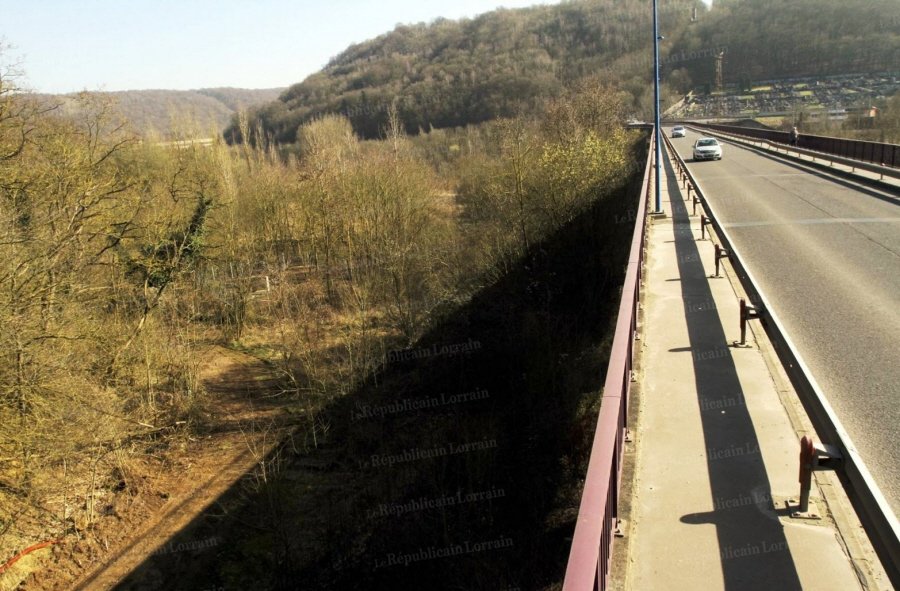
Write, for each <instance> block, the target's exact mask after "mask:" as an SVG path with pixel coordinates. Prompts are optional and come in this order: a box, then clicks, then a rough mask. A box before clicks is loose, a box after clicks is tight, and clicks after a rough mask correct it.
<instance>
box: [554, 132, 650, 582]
mask: <svg viewBox="0 0 900 591" xmlns="http://www.w3.org/2000/svg"><path fill="white" fill-rule="evenodd" d="M655 135H656V134H651V136H655ZM654 141H655V140H653V139H651V140H650V151H649V153H648V155H647V165H646V168H645V170H644V180H643V184H642V186H641V194H640V203H639V204H638V211H637V216H636V221H635V225H634V233H633V235H632V239H631V251H630V253H629V255H628V266H627V269H626V272H625V284H624V287H623V288H622V299H621V301H620V304H619V315H618V320H617V321H616V332H615V336H614V338H613V344H612V352H611V354H610V358H609V366H608V367H607V371H606V382H605V384H604V386H603V397H602V399H601V403H600V415H599V417H598V419H597V428H596V430H595V432H594V441H593V444H592V446H591V457H590V461H589V463H588V469H587V475H586V476H585V482H584V490H583V492H582V495H581V505H580V507H579V509H578V522H577V524H576V525H575V535H574V537H573V538H572V547H571V550H570V551H569V563H568V566H567V567H566V578H565V581H564V582H563V591H588V590H604V589H606V588H607V585H608V582H609V572H610V559H611V558H612V549H613V541H614V540H615V533H616V530H617V528H618V521H619V520H618V515H619V512H618V506H619V490H620V487H621V474H622V454H623V452H624V445H625V432H626V426H627V424H628V400H629V394H630V392H631V375H632V374H631V372H632V367H633V363H634V340H635V336H636V333H637V318H638V304H639V302H640V293H641V276H642V267H643V262H644V242H645V237H646V224H645V222H646V217H647V201H648V199H649V197H650V171H651V169H652V161H653V154H654Z"/></svg>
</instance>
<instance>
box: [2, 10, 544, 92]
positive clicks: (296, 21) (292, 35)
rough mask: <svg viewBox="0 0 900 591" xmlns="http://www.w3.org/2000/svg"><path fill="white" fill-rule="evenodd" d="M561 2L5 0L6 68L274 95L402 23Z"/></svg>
mask: <svg viewBox="0 0 900 591" xmlns="http://www.w3.org/2000/svg"><path fill="white" fill-rule="evenodd" d="M557 1H558V0H503V1H496V0H453V1H449V0H380V1H379V0H0V39H2V41H3V42H5V44H6V45H11V46H12V48H11V49H7V50H6V51H4V55H2V56H0V61H2V62H3V63H5V64H9V63H10V62H12V61H18V62H20V63H21V66H22V69H24V71H25V74H26V79H25V84H24V86H25V87H28V88H31V89H33V90H36V91H39V92H51V93H63V92H73V91H79V90H85V89H87V90H110V91H112V90H139V89H150V88H169V89H190V88H208V87H214V86H236V87H243V88H271V87H279V86H288V85H290V84H293V83H295V82H299V81H300V80H302V79H303V78H305V77H306V76H308V75H309V74H312V73H313V72H315V71H317V70H319V69H320V68H322V66H324V65H325V63H326V62H327V61H328V60H329V58H331V57H333V56H335V55H337V54H339V53H340V52H341V51H342V50H343V49H344V48H346V47H347V46H348V45H350V44H351V43H358V42H360V41H364V40H366V39H371V38H373V37H376V36H378V35H380V34H382V33H385V32H387V31H389V30H391V29H393V28H394V26H395V25H396V24H397V23H416V22H422V21H425V22H429V21H432V20H434V19H435V18H437V17H445V18H453V19H456V18H460V17H464V16H469V17H471V16H474V15H476V14H480V13H483V12H487V11H490V10H493V9H495V8H498V7H500V6H505V7H507V8H517V7H522V6H531V5H534V4H555V3H557ZM20 85H22V84H21V81H20Z"/></svg>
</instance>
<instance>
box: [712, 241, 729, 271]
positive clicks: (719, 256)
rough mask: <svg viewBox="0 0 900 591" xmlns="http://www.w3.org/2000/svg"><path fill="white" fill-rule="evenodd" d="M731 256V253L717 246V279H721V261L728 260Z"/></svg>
mask: <svg viewBox="0 0 900 591" xmlns="http://www.w3.org/2000/svg"><path fill="white" fill-rule="evenodd" d="M730 256H731V253H729V252H728V251H727V250H726V249H724V248H722V247H721V246H719V245H718V244H716V277H719V261H721V260H722V259H727V258H728V257H730Z"/></svg>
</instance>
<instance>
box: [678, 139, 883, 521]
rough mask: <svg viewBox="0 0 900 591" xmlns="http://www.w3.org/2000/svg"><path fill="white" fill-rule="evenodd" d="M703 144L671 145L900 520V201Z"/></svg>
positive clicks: (686, 141) (755, 156)
mask: <svg viewBox="0 0 900 591" xmlns="http://www.w3.org/2000/svg"><path fill="white" fill-rule="evenodd" d="M664 131H665V132H666V133H668V134H669V135H671V129H665V130H664ZM698 137H700V136H699V135H698V134H696V133H693V132H690V131H689V132H688V134H687V137H685V138H674V139H672V143H673V144H674V145H675V149H676V150H677V151H678V153H679V154H680V155H681V156H682V157H683V158H684V159H685V160H686V161H687V162H688V168H690V170H691V172H692V173H693V175H694V177H695V178H696V179H697V180H698V182H699V183H700V185H701V187H702V189H703V191H704V193H705V195H706V197H707V199H708V200H709V201H710V203H712V205H713V207H715V209H716V213H717V215H718V216H719V217H720V218H721V219H720V221H721V222H722V223H723V224H724V225H725V227H726V228H727V229H728V232H729V234H730V235H731V237H732V240H733V242H734V243H735V246H736V247H737V248H738V250H740V252H741V256H742V257H744V260H745V263H746V265H747V267H748V268H749V270H750V271H751V272H752V273H753V275H754V277H756V279H757V281H758V282H759V283H760V287H761V288H762V290H763V292H764V293H765V294H766V297H768V298H769V301H770V303H771V305H772V306H774V307H775V312H776V313H777V314H778V316H779V317H780V318H781V320H782V322H783V323H784V325H785V328H786V329H787V331H788V334H789V335H790V337H791V339H793V341H794V344H795V346H796V347H797V348H798V349H799V350H800V354H801V355H802V356H803V358H804V360H805V361H806V363H807V365H808V366H809V368H810V370H811V371H812V373H813V375H814V376H815V378H816V380H817V381H818V382H819V385H820V386H821V387H822V389H823V390H824V392H825V395H826V397H827V398H828V400H829V402H831V404H832V406H833V407H834V409H835V412H836V413H837V415H838V417H839V418H840V420H841V422H842V423H843V424H844V427H845V428H846V429H847V431H848V432H849V433H850V437H851V438H852V439H853V442H854V444H855V445H856V447H857V448H858V450H859V452H860V454H861V455H862V457H863V460H864V461H865V462H866V465H867V466H868V467H869V470H870V471H871V472H872V474H873V476H874V477H875V480H876V481H877V482H878V485H879V487H880V488H881V491H882V492H883V493H884V495H885V497H886V498H887V499H888V502H889V503H890V504H891V506H892V507H893V509H894V512H895V513H896V514H898V515H900V199H898V198H894V199H891V198H890V197H888V196H887V195H886V194H882V193H879V192H878V191H875V190H872V189H868V188H864V187H859V186H855V185H854V184H852V183H848V182H846V181H843V180H837V179H833V178H830V177H827V176H825V175H822V174H817V173H814V172H813V173H811V172H810V171H809V169H804V168H799V167H796V166H792V165H790V164H787V163H784V162H779V161H777V160H773V159H771V158H768V157H766V156H763V155H760V154H757V153H754V152H751V151H750V150H746V149H743V148H740V147H738V146H735V145H732V144H727V143H726V144H724V148H723V158H722V160H720V161H706V162H691V145H692V144H693V143H694V140H696V139H697V138H698Z"/></svg>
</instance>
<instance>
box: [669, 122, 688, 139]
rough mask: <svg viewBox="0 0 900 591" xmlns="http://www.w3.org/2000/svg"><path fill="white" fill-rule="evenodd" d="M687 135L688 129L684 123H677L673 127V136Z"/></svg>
mask: <svg viewBox="0 0 900 591" xmlns="http://www.w3.org/2000/svg"><path fill="white" fill-rule="evenodd" d="M685 135H687V130H686V129H685V128H684V126H683V125H676V126H675V127H673V128H672V137H684V136H685Z"/></svg>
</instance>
